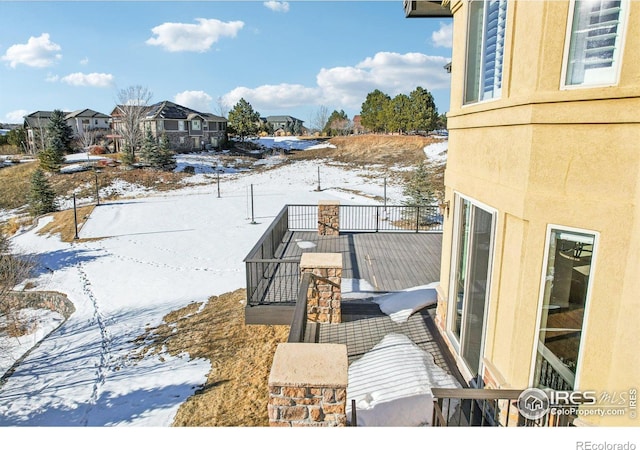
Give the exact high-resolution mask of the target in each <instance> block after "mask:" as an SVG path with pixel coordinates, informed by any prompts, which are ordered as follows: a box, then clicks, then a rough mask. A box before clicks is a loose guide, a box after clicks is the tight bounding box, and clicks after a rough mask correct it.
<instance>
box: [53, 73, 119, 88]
mask: <svg viewBox="0 0 640 450" xmlns="http://www.w3.org/2000/svg"><path fill="white" fill-rule="evenodd" d="M60 81H61V82H63V83H67V84H69V85H71V86H91V87H110V86H112V85H113V75H111V74H110V73H95V72H94V73H82V72H76V73H71V74H69V75H67V76H64V77H62V78H60Z"/></svg>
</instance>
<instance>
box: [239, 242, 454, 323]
mask: <svg viewBox="0 0 640 450" xmlns="http://www.w3.org/2000/svg"><path fill="white" fill-rule="evenodd" d="M441 247H442V234H441V233H385V232H381V233H341V234H340V235H339V236H318V233H317V232H315V231H292V232H288V233H287V235H286V236H285V238H284V240H283V243H282V244H281V245H280V248H279V249H278V251H276V254H277V255H279V258H280V259H282V260H288V261H299V260H300V257H301V255H302V253H304V252H316V253H341V254H342V255H343V257H342V261H343V269H342V280H343V283H342V284H343V297H344V298H345V299H349V298H362V297H366V296H371V295H375V294H380V293H384V292H393V291H399V290H402V289H407V288H410V287H414V286H421V285H424V284H428V283H431V282H433V281H438V280H439V279H440V250H441ZM274 266H276V267H275V269H274V274H273V276H272V277H270V279H269V280H268V283H269V288H268V289H267V291H266V294H265V296H264V298H263V299H262V301H261V302H260V303H262V304H261V305H247V308H246V310H245V322H246V323H247V324H290V323H291V318H292V314H293V308H294V303H295V299H296V297H297V294H298V285H299V280H300V278H299V268H298V266H297V263H291V262H288V263H282V264H274Z"/></svg>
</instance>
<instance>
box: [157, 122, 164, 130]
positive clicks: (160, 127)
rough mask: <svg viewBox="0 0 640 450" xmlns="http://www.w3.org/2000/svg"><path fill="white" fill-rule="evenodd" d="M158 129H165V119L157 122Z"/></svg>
mask: <svg viewBox="0 0 640 450" xmlns="http://www.w3.org/2000/svg"><path fill="white" fill-rule="evenodd" d="M157 130H158V131H162V130H164V120H158V123H157Z"/></svg>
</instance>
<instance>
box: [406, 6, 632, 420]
mask: <svg viewBox="0 0 640 450" xmlns="http://www.w3.org/2000/svg"><path fill="white" fill-rule="evenodd" d="M404 7H405V13H406V16H407V17H442V14H443V11H448V12H449V15H451V16H452V17H453V50H452V62H451V77H452V79H451V107H450V111H449V112H448V114H447V118H448V130H449V144H448V145H449V146H448V162H447V168H446V174H445V185H446V204H447V207H448V211H449V212H448V213H447V214H446V216H445V217H446V220H445V223H444V233H443V243H442V258H441V271H440V285H439V288H438V307H437V316H436V322H437V324H438V327H439V329H440V331H441V333H442V336H443V337H444V339H445V341H446V342H447V344H448V346H449V348H450V349H451V351H452V352H453V354H454V355H455V357H456V360H457V364H458V367H459V369H460V370H461V372H462V373H463V374H464V376H465V378H466V379H467V380H468V381H469V383H470V385H471V386H477V387H486V388H495V389H524V388H529V387H539V388H550V389H554V390H561V391H582V392H584V391H593V392H595V393H596V396H597V397H598V402H597V406H598V407H602V408H605V409H606V408H609V409H611V408H614V407H617V406H622V407H624V408H626V412H623V414H622V415H606V414H605V415H594V414H589V415H580V416H579V417H578V418H577V419H576V420H575V422H574V424H575V425H581V424H582V425H606V426H618V425H627V426H637V425H638V420H637V419H635V418H634V417H635V414H634V411H635V410H634V403H635V400H634V399H635V395H636V394H635V390H634V389H636V388H637V384H638V380H640V356H638V351H637V349H636V345H635V344H636V343H637V341H638V338H637V329H638V327H637V324H638V323H639V322H640V297H639V296H638V292H640V276H638V274H639V273H640V209H639V208H640V207H639V205H640V140H639V136H640V114H639V113H638V111H640V2H636V1H627V0H623V1H609V0H593V1H573V0H571V1H553V2H538V1H533V2H531V1H508V2H507V1H505V0H492V1H486V2H484V1H463V0H451V1H446V2H429V1H405V2H404ZM411 20H413V19H411ZM433 20H436V19H433ZM439 20H441V19H439ZM607 396H609V397H607ZM607 398H609V399H610V400H609V401H607ZM611 399H615V401H614V400H611ZM617 402H620V404H618V403H617ZM582 408H583V409H585V410H586V409H588V408H589V406H588V405H583V406H582Z"/></svg>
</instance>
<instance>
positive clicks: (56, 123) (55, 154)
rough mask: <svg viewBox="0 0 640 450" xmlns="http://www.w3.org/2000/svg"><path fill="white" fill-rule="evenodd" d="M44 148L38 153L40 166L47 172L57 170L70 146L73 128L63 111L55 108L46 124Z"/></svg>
mask: <svg viewBox="0 0 640 450" xmlns="http://www.w3.org/2000/svg"><path fill="white" fill-rule="evenodd" d="M46 130H47V133H46V135H47V139H46V144H45V148H44V149H43V150H42V151H41V152H40V153H39V154H38V159H39V160H40V167H41V168H42V169H44V170H46V171H47V172H59V171H60V167H61V166H62V163H63V162H64V155H65V153H67V152H68V151H69V150H70V149H71V147H70V145H71V140H72V139H73V130H72V129H71V127H70V126H69V125H67V122H66V121H65V119H64V113H63V112H62V111H60V110H59V109H56V110H54V111H53V113H52V114H51V119H50V120H49V123H48V124H47V128H46Z"/></svg>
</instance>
